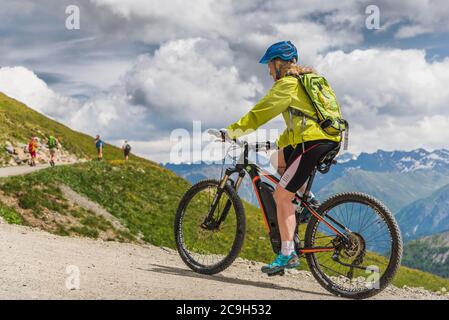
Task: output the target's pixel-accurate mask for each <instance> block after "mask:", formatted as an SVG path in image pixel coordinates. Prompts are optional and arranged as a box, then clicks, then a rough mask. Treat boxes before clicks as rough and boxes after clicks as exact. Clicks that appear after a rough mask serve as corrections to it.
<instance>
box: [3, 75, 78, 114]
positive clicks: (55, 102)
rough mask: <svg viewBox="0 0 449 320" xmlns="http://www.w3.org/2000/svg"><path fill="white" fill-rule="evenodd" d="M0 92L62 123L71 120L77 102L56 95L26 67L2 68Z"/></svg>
mask: <svg viewBox="0 0 449 320" xmlns="http://www.w3.org/2000/svg"><path fill="white" fill-rule="evenodd" d="M0 91H2V92H3V93H5V94H6V95H8V96H10V97H12V98H14V99H17V100H20V101H21V102H23V103H25V104H27V105H28V106H30V107H32V108H34V109H36V110H37V111H40V112H42V113H45V114H46V115H48V116H50V117H52V118H57V119H60V120H62V121H66V120H68V119H70V115H71V113H72V112H73V111H74V108H76V107H77V101H76V100H74V99H71V98H68V97H65V96H62V95H59V94H57V93H55V92H54V91H53V90H51V89H50V88H49V87H48V86H47V84H46V83H45V82H44V81H43V80H41V79H39V78H38V77H37V76H36V74H34V72H32V71H30V70H28V69H26V68H24V67H3V68H0Z"/></svg>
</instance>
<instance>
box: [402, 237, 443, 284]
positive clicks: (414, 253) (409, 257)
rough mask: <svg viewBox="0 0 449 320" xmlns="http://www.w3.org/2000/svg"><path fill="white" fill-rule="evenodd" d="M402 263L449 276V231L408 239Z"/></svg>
mask: <svg viewBox="0 0 449 320" xmlns="http://www.w3.org/2000/svg"><path fill="white" fill-rule="evenodd" d="M403 264H404V265H407V266H409V267H411V268H416V269H420V270H423V271H427V272H432V273H434V274H438V275H440V276H442V277H445V278H449V232H443V233H440V234H435V235H432V236H427V237H423V238H419V239H416V240H413V241H410V242H409V243H408V244H407V245H406V247H405V252H404V259H403Z"/></svg>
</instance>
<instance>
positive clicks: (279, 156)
mask: <svg viewBox="0 0 449 320" xmlns="http://www.w3.org/2000/svg"><path fill="white" fill-rule="evenodd" d="M270 163H271V165H272V167H273V168H274V169H276V171H277V172H278V173H279V174H280V175H281V176H282V175H283V174H284V171H285V167H286V166H287V163H286V161H285V159H284V151H283V149H279V150H278V151H276V152H274V153H273V154H272V155H271V157H270Z"/></svg>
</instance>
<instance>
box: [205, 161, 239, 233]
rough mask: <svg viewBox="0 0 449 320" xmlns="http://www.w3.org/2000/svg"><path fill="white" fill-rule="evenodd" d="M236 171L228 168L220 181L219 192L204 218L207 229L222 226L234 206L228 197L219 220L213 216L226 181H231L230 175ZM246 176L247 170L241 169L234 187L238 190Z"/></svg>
mask: <svg viewBox="0 0 449 320" xmlns="http://www.w3.org/2000/svg"><path fill="white" fill-rule="evenodd" d="M234 172H235V171H234V170H232V169H227V170H226V173H225V175H224V176H223V179H222V180H221V181H220V184H219V186H218V189H217V193H216V194H215V196H214V199H213V201H212V204H211V206H210V208H209V212H208V214H207V217H206V219H205V220H204V222H203V224H202V226H203V227H205V228H207V229H218V228H219V227H220V224H221V223H222V222H223V221H224V220H225V219H226V217H227V216H228V213H229V210H230V209H231V206H232V202H231V200H230V199H228V200H227V201H226V204H225V206H224V208H223V211H222V213H221V215H220V217H219V219H218V220H217V221H214V219H213V217H214V213H215V210H216V209H217V206H218V204H219V203H220V199H221V196H222V194H223V192H224V188H225V186H226V183H227V182H228V181H229V176H230V175H231V174H232V173H234ZM244 176H245V171H243V170H242V171H240V172H239V176H238V178H237V181H236V182H235V184H234V185H233V187H234V188H235V190H236V191H237V190H238V188H239V187H240V185H241V183H242V181H243V178H244Z"/></svg>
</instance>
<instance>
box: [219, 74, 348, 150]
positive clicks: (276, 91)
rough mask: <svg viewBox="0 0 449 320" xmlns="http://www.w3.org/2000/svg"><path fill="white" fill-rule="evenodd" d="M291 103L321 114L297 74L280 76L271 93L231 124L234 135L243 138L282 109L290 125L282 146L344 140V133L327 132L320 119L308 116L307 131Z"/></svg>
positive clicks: (304, 111)
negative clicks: (333, 134) (292, 113)
mask: <svg viewBox="0 0 449 320" xmlns="http://www.w3.org/2000/svg"><path fill="white" fill-rule="evenodd" d="M288 107H293V108H295V109H299V110H300V111H302V112H303V113H305V114H307V115H309V116H312V117H314V118H317V115H316V111H315V107H314V106H313V104H312V101H311V100H310V98H309V96H308V95H307V92H306V91H305V90H304V88H303V86H302V85H301V84H300V83H299V81H298V79H297V78H295V77H293V76H286V77H283V78H281V79H279V80H277V81H276V82H275V83H274V85H273V87H272V88H271V90H270V91H269V92H268V94H267V95H266V96H265V97H263V98H262V100H260V101H259V102H258V103H257V104H256V105H255V106H254V107H253V108H252V109H251V110H250V111H249V112H248V113H247V114H245V115H244V116H243V117H242V118H241V119H240V120H239V121H237V122H235V123H234V124H231V125H230V126H229V127H227V130H228V134H229V136H230V137H231V138H233V139H234V138H239V137H240V136H243V135H245V134H248V133H251V131H254V130H256V129H257V128H259V127H260V126H261V125H263V124H265V123H267V122H268V121H270V120H271V119H273V118H275V117H276V116H278V115H279V114H280V113H282V116H283V117H284V120H285V123H286V125H287V129H285V131H284V132H283V133H282V134H281V135H280V136H279V138H278V140H277V141H276V144H277V145H278V147H279V148H284V147H286V146H288V145H292V146H293V147H296V145H297V144H298V143H301V142H302V141H303V140H304V142H306V141H314V140H320V139H328V140H332V141H336V142H340V139H341V138H340V136H332V135H329V134H327V133H326V132H325V131H324V130H323V129H321V127H320V126H319V124H318V123H316V122H315V121H313V120H311V119H306V121H305V123H304V132H303V118H304V117H300V116H297V115H291V114H290V112H289V111H288Z"/></svg>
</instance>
